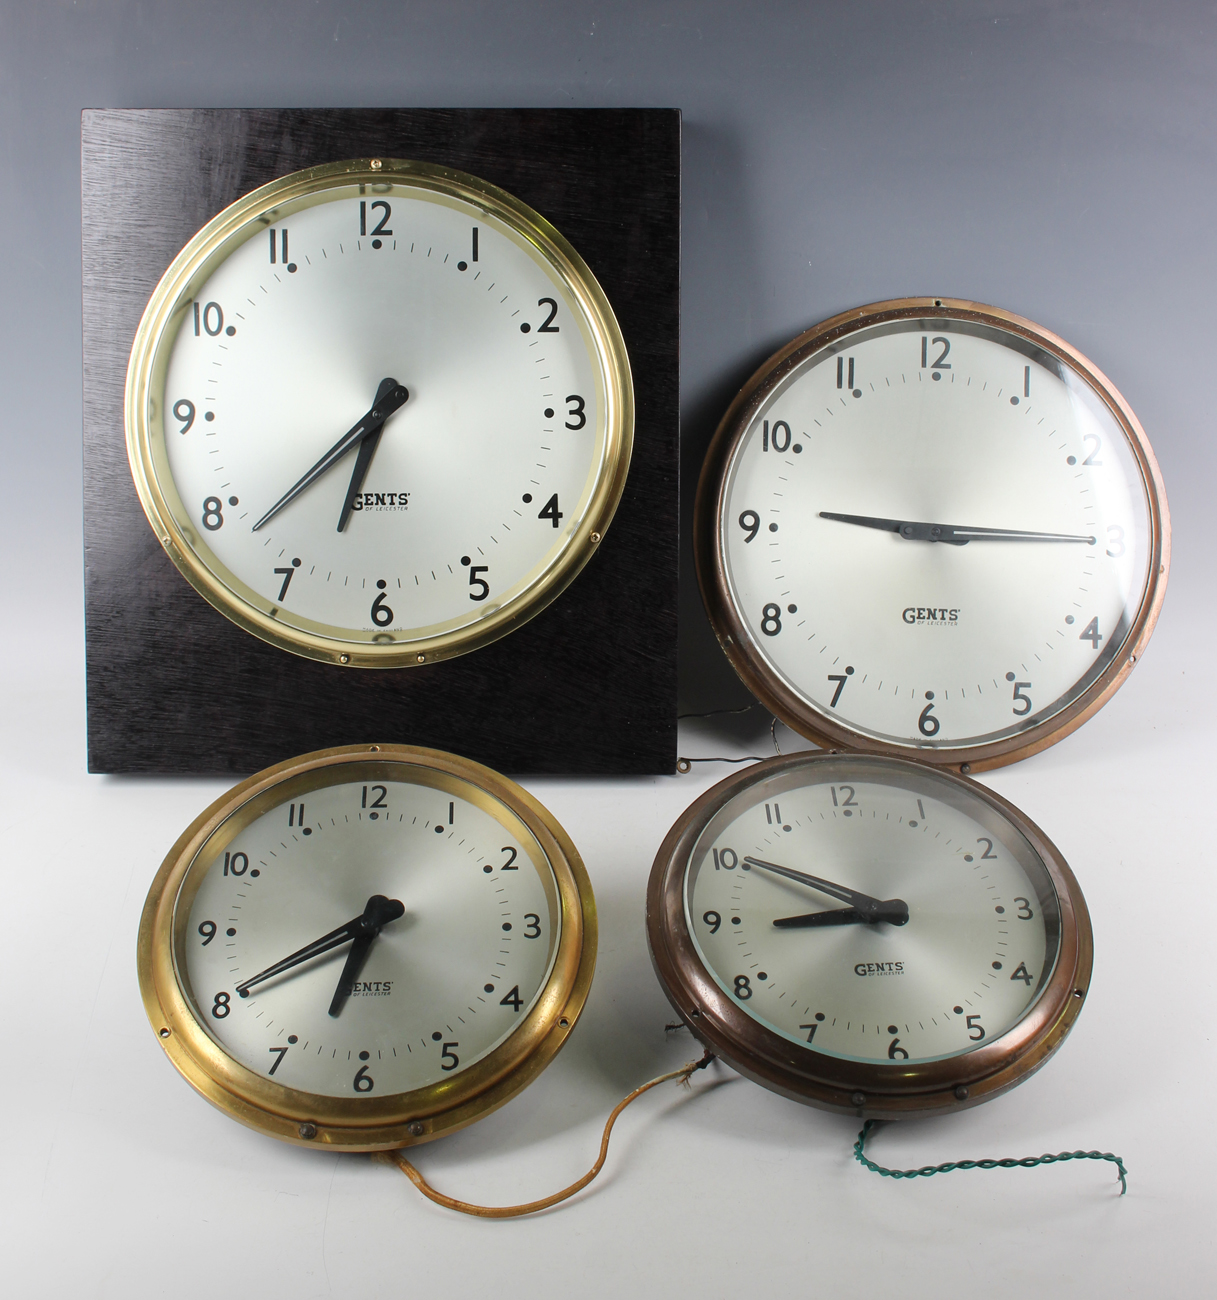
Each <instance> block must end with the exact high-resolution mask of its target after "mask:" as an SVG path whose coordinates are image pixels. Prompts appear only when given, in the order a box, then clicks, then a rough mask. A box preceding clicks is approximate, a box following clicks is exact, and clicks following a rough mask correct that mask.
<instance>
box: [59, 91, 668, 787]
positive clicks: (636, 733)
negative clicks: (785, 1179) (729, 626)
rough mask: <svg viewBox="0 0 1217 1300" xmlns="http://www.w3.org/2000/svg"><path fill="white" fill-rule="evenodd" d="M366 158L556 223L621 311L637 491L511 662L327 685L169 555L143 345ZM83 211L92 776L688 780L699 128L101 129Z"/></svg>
mask: <svg viewBox="0 0 1217 1300" xmlns="http://www.w3.org/2000/svg"><path fill="white" fill-rule="evenodd" d="M360 157H391V158H411V159H416V160H419V161H423V162H430V163H440V164H444V165H447V166H451V167H455V168H458V169H460V170H461V171H466V172H470V173H472V174H473V175H474V176H478V177H480V178H482V179H483V180H486V181H490V182H491V183H492V184H494V185H498V186H501V187H502V188H503V189H505V190H507V191H508V192H509V193H511V194H514V195H515V196H516V197H517V198H519V199H521V200H522V201H523V202H524V203H526V204H528V205H529V206H530V207H532V208H534V209H535V210H536V211H538V212H539V213H541V215H542V216H544V217H546V218H548V220H549V221H551V222H552V223H553V224H554V225H555V226H556V227H557V228H558V229H559V230H560V231H561V232H562V233H563V234H564V235H565V236H566V237H567V239H569V240H570V242H571V243H572V244H573V245H574V246H575V247H576V248H577V249H578V250H579V252H580V254H581V255H582V256H583V258H584V260H585V261H586V262H587V264H588V265H589V266H590V267H591V269H592V271H593V273H594V274H595V275H596V278H597V279H598V280H599V281H600V284H601V285H602V287H603V288H604V291H605V293H606V294H607V295H608V298H609V301H610V302H611V303H612V306H613V310H614V312H615V313H616V315H617V319H618V321H619V323H620V325H621V330H622V333H623V334H624V336H625V342H626V346H627V348H628V350H629V354H630V363H631V366H632V369H633V377H634V393H635V402H636V411H637V416H636V426H635V435H634V452H633V459H632V462H631V467H630V475H629V480H628V482H627V484H626V488H625V493H624V495H623V497H622V500H621V504H620V506H619V508H618V510H617V514H616V516H615V518H614V520H613V524H612V527H611V528H610V529H609V530H608V533H607V534H606V536H605V540H604V542H603V544H602V545H601V547H600V548H599V550H598V552H597V554H596V555H595V556H594V557H593V558H592V560H591V561H590V562H589V564H588V565H587V567H586V568H585V569H584V571H583V572H582V573H581V574H580V575H579V577H578V578H576V580H575V582H574V583H573V584H572V586H571V587H570V588H568V589H567V591H566V592H565V593H564V594H563V595H562V596H561V597H560V598H559V599H558V600H557V601H556V602H555V603H554V604H553V605H551V606H550V607H549V608H548V609H546V610H545V611H543V612H542V613H541V614H539V615H538V616H537V617H536V618H534V619H532V620H531V621H530V622H528V623H526V624H525V625H524V626H523V627H521V628H519V629H518V630H516V631H515V632H513V633H511V634H510V635H509V636H508V637H506V638H505V639H503V640H501V641H498V642H495V643H494V644H492V645H489V646H485V647H483V648H482V649H480V650H476V651H474V652H472V653H471V654H468V655H464V656H461V657H459V658H457V659H453V660H448V661H446V662H443V663H439V664H434V665H427V666H422V667H418V668H408V669H388V670H353V669H343V668H338V667H336V666H331V665H326V664H321V663H315V662H312V661H311V660H306V659H302V658H299V657H297V656H295V655H291V654H288V653H286V652H284V651H281V650H277V649H275V648H274V647H272V646H269V645H266V644H264V643H263V642H261V641H259V640H257V639H256V638H254V637H252V636H250V635H249V634H247V633H245V632H243V631H241V630H240V629H239V628H237V627H236V626H235V625H233V624H232V623H230V622H229V621H228V620H227V619H225V618H224V617H223V616H222V615H221V614H219V613H217V612H216V611H215V610H214V609H213V608H212V607H211V606H210V605H209V604H207V602H206V601H204V600H203V598H202V597H201V596H200V595H198V594H197V593H196V592H195V591H194V589H193V588H192V587H190V585H189V584H188V583H187V582H186V580H185V578H183V577H182V576H181V574H179V573H178V571H177V569H176V568H174V566H173V564H172V562H171V561H170V560H169V558H168V556H167V555H166V554H165V552H164V551H163V550H162V549H161V546H160V544H159V542H158V541H157V540H156V538H155V536H154V535H153V533H152V530H151V528H150V527H149V525H148V522H147V520H146V519H145V517H144V514H143V511H142V509H141V508H140V504H139V499H138V497H137V496H136V492H135V487H134V484H133V483H132V480H131V472H130V469H129V468H128V464H127V452H126V440H125V435H124V429H123V387H124V381H125V377H126V369H127V358H128V354H129V352H130V349H131V343H132V341H133V339H134V337H135V331H136V328H137V326H138V325H139V320H140V317H141V315H142V314H143V310H144V307H145V305H146V303H147V301H148V298H149V296H150V295H151V293H152V291H153V289H154V288H155V287H156V284H157V281H158V280H159V279H160V277H161V275H162V274H163V273H164V271H165V270H166V268H167V267H168V265H169V263H170V262H171V261H172V260H173V258H174V257H175V256H176V254H177V253H178V251H179V250H180V249H181V248H182V246H183V245H184V244H185V243H186V242H187V241H188V240H189V239H190V237H191V236H192V235H193V234H194V232H195V231H196V230H197V229H199V227H201V226H202V225H204V224H205V223H206V222H207V221H208V220H210V218H211V217H213V216H214V215H215V214H216V213H217V212H219V211H220V210H221V209H222V208H224V207H226V206H227V205H228V204H230V203H232V202H233V201H234V200H235V199H237V198H239V197H240V196H241V195H243V194H245V193H247V192H248V191H249V190H252V189H255V188H256V187H257V186H259V185H263V184H265V183H266V182H268V181H271V180H274V179H275V178H277V177H279V176H283V175H286V174H287V173H288V172H293V171H297V170H300V169H302V168H305V167H311V166H315V165H317V164H320V163H326V162H335V161H338V160H340V159H344V158H360ZM81 190H82V263H83V314H84V514H85V517H84V539H85V638H86V653H87V691H88V765H89V770H90V771H91V772H181V773H187V772H213V773H229V772H231V773H246V772H252V771H255V770H257V769H258V768H261V767H265V766H267V765H269V764H271V763H274V762H278V761H279V760H281V759H284V758H288V757H290V756H292V755H293V754H298V753H302V752H305V751H308V750H313V749H320V748H324V747H326V746H330V745H344V744H360V743H374V742H377V741H384V742H392V743H399V744H417V745H426V746H431V747H434V748H437V749H447V750H452V751H454V752H456V753H460V754H463V755H465V756H467V757H469V758H474V759H477V760H478V761H480V762H483V763H487V764H489V765H490V766H492V767H495V768H498V769H500V770H502V771H505V772H513V773H563V772H565V773H572V774H595V773H604V774H608V773H647V772H671V771H672V770H673V769H674V765H675V760H676V637H677V623H676V583H677V543H678V527H679V518H678V514H679V508H678V487H679V484H678V459H677V455H678V436H679V412H678V397H679V369H678V367H679V351H678V348H679V334H680V301H679V294H680V114H679V111H678V110H675V109H113V110H111V109H99V110H88V111H86V112H85V113H84V114H83V115H82V123H81Z"/></svg>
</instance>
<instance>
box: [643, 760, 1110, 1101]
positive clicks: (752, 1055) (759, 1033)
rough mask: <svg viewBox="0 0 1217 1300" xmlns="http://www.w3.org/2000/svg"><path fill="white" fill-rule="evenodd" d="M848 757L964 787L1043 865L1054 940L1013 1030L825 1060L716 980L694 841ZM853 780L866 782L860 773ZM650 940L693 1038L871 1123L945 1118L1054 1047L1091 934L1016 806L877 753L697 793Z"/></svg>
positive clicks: (752, 774) (666, 860)
mask: <svg viewBox="0 0 1217 1300" xmlns="http://www.w3.org/2000/svg"><path fill="white" fill-rule="evenodd" d="M843 759H845V760H848V761H850V762H853V763H857V764H859V765H861V766H862V767H863V768H865V766H866V765H868V764H873V765H875V766H876V767H878V766H880V765H882V767H883V770H885V771H886V772H889V773H890V770H891V767H892V765H896V766H898V767H905V768H908V769H909V770H910V771H911V772H916V773H919V774H922V775H924V774H925V773H926V772H927V771H929V772H932V773H933V774H934V775H935V776H936V777H938V778H941V779H942V780H944V781H946V782H948V783H949V784H953V785H955V786H957V787H961V788H962V789H964V790H966V791H967V793H968V794H969V795H970V796H972V797H974V798H976V799H977V800H979V801H980V802H981V803H983V804H985V805H987V806H988V808H989V809H991V810H993V811H995V812H996V813H997V814H998V815H999V816H1000V817H1002V818H1003V819H1005V820H1006V821H1008V822H1009V823H1010V824H1011V825H1012V826H1013V827H1014V828H1015V829H1016V830H1017V831H1018V833H1019V834H1020V835H1022V836H1023V837H1024V838H1025V839H1026V840H1027V842H1028V843H1029V844H1030V845H1031V847H1032V849H1033V850H1034V851H1035V853H1036V854H1037V855H1038V857H1039V858H1040V860H1041V861H1042V862H1043V864H1044V866H1045V868H1046V870H1047V872H1048V876H1049V878H1050V879H1051V881H1052V885H1053V887H1054V889H1055V890H1056V895H1057V901H1058V904H1059V908H1060V939H1059V943H1060V947H1059V950H1058V953H1057V959H1056V963H1055V966H1054V967H1053V971H1052V974H1051V976H1050V977H1049V979H1048V982H1047V984H1046V985H1045V986H1044V989H1043V991H1042V992H1041V994H1040V996H1039V997H1038V999H1037V1000H1036V1001H1035V1003H1034V1004H1033V1005H1032V1006H1031V1008H1030V1009H1029V1010H1028V1012H1027V1013H1026V1015H1024V1016H1023V1017H1022V1019H1021V1020H1019V1021H1018V1022H1017V1023H1016V1024H1015V1025H1014V1026H1013V1027H1012V1028H1010V1029H1009V1030H1007V1031H1006V1032H1005V1033H1004V1034H1001V1035H1000V1036H999V1037H997V1038H995V1039H993V1040H991V1041H989V1042H986V1043H984V1044H981V1045H978V1046H977V1047H976V1048H973V1049H971V1050H969V1051H966V1052H963V1053H961V1054H959V1055H956V1056H951V1057H946V1058H942V1059H938V1060H933V1061H927V1062H912V1063H910V1064H907V1065H904V1064H902V1065H901V1066H884V1065H881V1064H870V1063H866V1062H860V1061H853V1060H847V1059H845V1058H843V1057H838V1056H829V1055H827V1054H825V1053H822V1052H817V1051H815V1050H814V1048H812V1047H809V1046H805V1045H802V1044H800V1043H796V1042H792V1041H791V1040H790V1039H789V1038H786V1037H784V1036H783V1035H781V1034H779V1033H777V1032H776V1031H774V1030H772V1029H769V1028H768V1027H766V1026H765V1025H763V1024H761V1023H759V1022H758V1021H757V1020H755V1019H753V1017H752V1016H750V1015H749V1014H748V1013H747V1011H746V1010H745V1009H744V1008H743V1006H742V1005H741V1004H740V1003H739V1002H738V1001H737V1000H736V999H734V998H732V997H731V996H730V995H729V994H728V993H727V992H726V991H725V990H724V989H723V988H722V987H721V986H720V985H719V983H718V982H717V981H716V980H715V978H714V976H713V975H712V974H711V973H710V971H709V970H708V969H707V967H706V965H705V962H704V961H703V960H702V958H701V955H700V954H699V953H698V951H697V947H696V944H695V943H694V941H693V937H692V936H691V934H690V933H689V928H688V923H687V919H686V916H685V905H684V894H685V878H686V874H687V871H688V868H689V864H690V860H691V855H692V852H693V849H694V847H695V846H696V844H697V841H698V839H699V837H700V836H701V834H702V832H703V831H704V830H705V828H706V827H707V826H708V825H709V824H710V822H711V821H712V820H713V818H714V817H715V816H716V815H717V814H718V813H719V811H720V810H721V809H722V808H723V807H724V805H725V804H726V803H727V802H728V801H730V800H731V799H734V798H735V797H737V796H738V795H740V794H742V793H743V792H744V791H746V790H748V789H749V788H750V787H751V786H754V785H757V784H760V783H763V782H765V781H766V780H768V779H769V778H770V777H771V776H773V775H775V774H781V773H786V772H790V771H792V770H795V769H798V768H800V767H808V768H814V767H815V766H818V765H823V764H826V763H836V764H840V763H841V761H842V760H843ZM858 779H859V780H861V779H864V778H862V777H859V778H858ZM646 925H647V943H648V948H649V950H650V954H651V963H652V965H653V967H654V969H655V973H656V975H657V976H658V978H659V982H660V984H661V986H662V987H663V989H664V992H665V993H666V994H667V997H668V1000H669V1001H670V1002H671V1004H672V1006H673V1007H674V1008H675V1010H676V1012H677V1014H678V1015H679V1016H680V1018H681V1019H682V1020H683V1021H684V1023H685V1024H686V1025H687V1026H688V1028H689V1029H690V1030H691V1031H692V1033H693V1035H694V1036H695V1037H696V1038H697V1039H698V1040H699V1041H700V1042H701V1043H703V1044H704V1045H705V1046H706V1047H707V1048H708V1049H709V1050H710V1051H711V1052H713V1053H714V1054H715V1055H717V1056H720V1057H722V1059H723V1060H724V1061H726V1062H727V1063H728V1064H729V1065H731V1067H732V1068H733V1069H735V1070H737V1071H738V1072H739V1073H740V1074H742V1075H744V1076H745V1077H746V1078H749V1079H751V1080H752V1081H753V1082H755V1083H759V1084H761V1085H762V1086H763V1087H765V1088H769V1089H770V1090H771V1091H773V1092H777V1093H780V1094H781V1095H782V1096H784V1097H789V1098H791V1099H792V1100H795V1101H799V1102H803V1103H805V1104H807V1105H811V1106H816V1107H819V1108H820V1109H823V1110H830V1111H834V1112H836V1113H837V1114H848V1115H857V1116H860V1117H862V1118H868V1119H902V1118H907V1117H909V1116H913V1115H918V1116H929V1115H945V1114H948V1113H950V1112H951V1111H956V1110H963V1109H966V1108H968V1107H970V1106H976V1105H979V1104H980V1103H981V1102H982V1101H988V1100H989V1099H990V1098H992V1097H995V1096H998V1095H999V1094H1001V1093H1003V1092H1006V1091H1008V1090H1009V1089H1010V1088H1013V1087H1015V1086H1016V1085H1017V1084H1019V1083H1021V1082H1022V1081H1023V1080H1024V1079H1026V1078H1027V1077H1028V1076H1029V1075H1031V1074H1033V1073H1034V1072H1035V1071H1036V1070H1038V1069H1039V1068H1040V1066H1042V1065H1043V1064H1044V1063H1045V1062H1046V1061H1047V1060H1048V1058H1049V1057H1050V1056H1052V1054H1053V1053H1054V1052H1055V1051H1056V1050H1057V1048H1058V1047H1060V1045H1061V1043H1062V1042H1063V1041H1064V1039H1065V1037H1066V1035H1067V1034H1068V1033H1069V1031H1070V1029H1071V1028H1072V1027H1073V1023H1074V1021H1075V1020H1076V1019H1077V1017H1078V1014H1079V1013H1080V1011H1081V1009H1082V1004H1083V1002H1084V1001H1085V997H1086V993H1087V990H1088V988H1089V985H1090V975H1091V967H1092V964H1093V955H1094V941H1093V935H1092V931H1091V925H1090V914H1089V911H1088V910H1087V907H1086V901H1085V898H1084V897H1083V895H1082V891H1081V887H1080V886H1079V885H1078V882H1077V880H1076V878H1075V877H1074V875H1073V872H1072V871H1071V870H1070V869H1069V865H1068V863H1066V861H1065V859H1064V858H1063V857H1062V856H1061V854H1060V852H1059V850H1058V849H1057V848H1056V846H1055V845H1053V844H1052V842H1051V841H1050V840H1049V839H1048V838H1047V836H1045V835H1044V833H1043V831H1041V830H1040V828H1039V827H1038V826H1036V825H1035V823H1034V822H1032V821H1031V820H1030V819H1029V818H1027V817H1026V816H1024V815H1023V814H1022V813H1021V812H1020V811H1019V810H1018V809H1017V808H1015V807H1014V805H1013V804H1011V803H1008V802H1007V801H1006V800H1005V799H1003V798H1001V797H1000V796H999V795H996V794H994V793H993V792H992V791H991V790H988V789H986V788H985V787H984V786H982V785H980V784H979V783H977V782H975V781H971V780H969V779H968V778H966V777H962V776H957V775H956V774H955V773H953V772H950V771H947V770H944V769H942V768H940V767H939V768H931V767H930V766H929V765H928V764H923V763H916V762H914V761H913V760H911V759H906V758H902V757H895V756H892V755H878V754H841V753H839V752H838V753H833V754H808V753H797V754H787V755H780V756H778V757H776V758H771V759H766V760H764V761H763V762H760V763H757V764H755V765H753V766H751V767H748V768H745V769H744V770H742V771H739V772H733V773H732V774H731V775H730V776H728V777H727V778H726V779H724V780H723V781H720V782H719V783H718V784H717V785H715V786H713V787H711V788H710V789H709V790H707V791H706V792H705V793H704V794H702V795H701V796H700V797H699V798H698V799H696V800H695V801H694V802H693V803H692V804H691V805H690V806H689V807H688V808H687V809H686V810H685V811H684V812H683V813H682V814H681V816H680V817H679V819H678V820H677V821H676V823H675V825H674V826H673V827H672V829H671V830H670V831H669V832H668V834H667V836H666V837H665V839H664V841H663V844H662V845H661V846H660V848H659V852H658V853H657V854H656V856H655V862H654V865H653V866H652V868H651V874H650V878H649V880H648V882H647V904H646Z"/></svg>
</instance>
